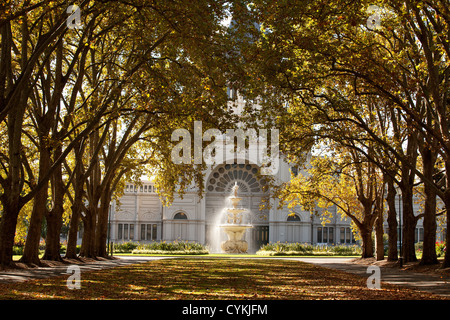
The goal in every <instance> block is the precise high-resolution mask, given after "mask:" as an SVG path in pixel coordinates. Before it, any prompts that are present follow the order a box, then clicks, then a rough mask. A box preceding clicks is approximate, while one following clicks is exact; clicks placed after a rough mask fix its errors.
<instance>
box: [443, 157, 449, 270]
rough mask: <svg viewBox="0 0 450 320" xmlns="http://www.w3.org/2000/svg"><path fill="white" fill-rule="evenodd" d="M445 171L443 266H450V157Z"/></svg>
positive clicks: (446, 162)
mask: <svg viewBox="0 0 450 320" xmlns="http://www.w3.org/2000/svg"><path fill="white" fill-rule="evenodd" d="M445 172H446V180H447V181H446V186H445V187H446V189H445V192H444V198H443V199H442V200H443V201H444V204H445V210H446V218H447V232H446V236H445V245H446V250H445V256H444V263H443V264H442V268H449V267H450V250H449V249H448V248H447V247H448V245H449V243H450V232H449V231H450V159H448V160H446V161H445Z"/></svg>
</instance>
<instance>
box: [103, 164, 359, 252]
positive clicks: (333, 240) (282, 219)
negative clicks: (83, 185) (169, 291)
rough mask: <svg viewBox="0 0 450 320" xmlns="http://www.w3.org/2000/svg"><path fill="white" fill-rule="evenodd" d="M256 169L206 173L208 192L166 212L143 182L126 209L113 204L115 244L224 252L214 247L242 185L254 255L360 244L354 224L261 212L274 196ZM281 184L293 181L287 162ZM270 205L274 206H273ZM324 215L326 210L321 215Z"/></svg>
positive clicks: (227, 167) (127, 196) (129, 195)
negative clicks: (284, 245)
mask: <svg viewBox="0 0 450 320" xmlns="http://www.w3.org/2000/svg"><path fill="white" fill-rule="evenodd" d="M258 169H259V168H258V166H257V165H256V164H249V163H247V164H237V163H234V164H220V165H218V166H215V167H213V168H212V169H210V170H208V171H207V172H205V188H204V190H205V192H204V194H203V196H202V197H200V196H199V195H198V192H197V189H196V188H195V187H192V188H190V190H188V192H186V193H185V194H184V195H183V197H180V196H175V199H174V201H173V203H172V204H171V205H170V206H168V207H165V206H163V205H162V203H161V201H160V199H159V195H158V194H157V193H156V192H155V188H154V185H153V184H152V183H151V182H149V181H142V185H140V186H135V185H132V184H127V186H126V188H125V193H124V195H123V196H122V198H121V199H120V201H119V202H120V205H118V204H117V203H115V202H114V203H113V204H112V206H111V212H110V235H109V236H110V241H112V242H115V243H118V242H127V241H134V242H141V243H146V242H151V241H175V240H178V241H193V242H199V243H201V244H205V245H207V246H209V248H210V249H212V251H216V250H217V251H218V249H217V243H214V242H215V240H214V239H216V237H217V233H218V232H220V229H218V228H217V224H218V221H219V219H220V215H221V213H223V212H224V209H225V208H226V207H227V198H228V197H229V196H230V194H231V188H232V186H233V185H234V184H235V183H237V184H238V185H239V197H241V198H242V200H241V201H240V207H242V208H244V209H247V212H246V217H245V219H246V221H245V222H246V223H250V224H252V225H253V228H251V229H249V230H248V231H247V234H246V239H247V241H248V242H249V245H250V248H249V251H253V252H254V251H256V250H257V249H259V247H260V246H261V245H263V244H266V243H268V242H277V241H280V242H301V243H310V244H340V243H341V244H354V243H355V239H354V237H353V234H352V232H351V229H350V220H349V219H341V217H340V216H336V215H335V216H334V217H333V218H332V219H331V222H329V223H327V224H326V225H325V226H323V225H322V223H321V219H320V218H319V217H318V216H315V215H311V213H310V212H309V211H302V210H300V209H298V210H294V212H295V215H292V214H290V211H289V209H288V208H282V209H278V204H277V203H272V206H271V209H262V210H261V208H260V206H261V204H262V199H268V196H269V193H270V190H268V186H267V182H266V181H265V180H264V178H261V179H258V178H257V176H256V174H257V172H258ZM276 175H277V176H276V179H277V180H279V181H288V180H289V179H290V177H291V170H290V167H289V165H288V164H287V163H285V162H281V163H280V167H279V170H278V172H277V173H276ZM270 201H273V199H272V200H270ZM318 210H320V209H318Z"/></svg>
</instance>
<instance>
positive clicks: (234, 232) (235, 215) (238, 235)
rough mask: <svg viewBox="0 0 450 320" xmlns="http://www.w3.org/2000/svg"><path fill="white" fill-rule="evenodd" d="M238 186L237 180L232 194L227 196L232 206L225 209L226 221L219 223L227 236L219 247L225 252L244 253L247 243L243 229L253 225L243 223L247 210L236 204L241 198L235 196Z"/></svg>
mask: <svg viewBox="0 0 450 320" xmlns="http://www.w3.org/2000/svg"><path fill="white" fill-rule="evenodd" d="M238 189H239V186H238V184H237V182H236V183H235V184H234V187H233V194H232V196H231V197H229V199H230V201H231V205H232V206H233V208H228V209H226V210H227V212H228V213H227V221H226V223H225V224H222V225H219V227H220V228H222V229H223V231H225V233H226V234H227V236H228V240H227V241H223V242H222V244H221V248H222V250H223V251H225V252H226V253H246V252H247V250H248V243H247V241H245V240H244V235H245V231H246V230H247V229H249V228H252V227H253V226H252V225H250V224H243V223H242V218H243V214H244V212H246V211H247V210H245V209H242V208H238V207H237V206H238V204H239V202H240V201H241V199H242V198H239V197H238V196H237V191H238Z"/></svg>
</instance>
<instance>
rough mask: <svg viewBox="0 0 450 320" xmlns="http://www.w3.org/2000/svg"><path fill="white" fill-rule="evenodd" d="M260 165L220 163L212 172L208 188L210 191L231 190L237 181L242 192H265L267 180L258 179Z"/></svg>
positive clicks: (227, 191)
mask: <svg viewBox="0 0 450 320" xmlns="http://www.w3.org/2000/svg"><path fill="white" fill-rule="evenodd" d="M257 173H258V167H257V166H256V165H253V164H236V163H234V164H225V165H220V166H218V167H216V168H215V169H214V171H213V172H212V173H211V175H210V177H209V180H208V185H207V188H206V190H208V192H226V193H229V192H231V189H232V187H233V186H234V184H235V183H236V182H237V184H238V185H239V192H240V193H247V192H265V191H266V190H267V181H266V180H265V179H264V178H262V179H258V176H257Z"/></svg>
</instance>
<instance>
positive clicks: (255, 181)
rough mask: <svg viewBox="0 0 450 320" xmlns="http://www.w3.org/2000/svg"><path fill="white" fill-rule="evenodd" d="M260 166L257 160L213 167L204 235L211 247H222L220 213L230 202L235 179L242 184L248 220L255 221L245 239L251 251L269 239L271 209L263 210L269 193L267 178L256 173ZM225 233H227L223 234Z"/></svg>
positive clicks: (216, 248)
mask: <svg viewBox="0 0 450 320" xmlns="http://www.w3.org/2000/svg"><path fill="white" fill-rule="evenodd" d="M257 173H258V166H256V165H254V164H222V165H219V166H217V167H216V168H214V170H212V172H211V173H210V175H209V177H208V178H207V183H206V195H205V200H206V201H205V220H206V221H205V232H206V233H205V236H206V239H205V240H206V244H207V245H208V246H209V247H210V249H211V250H212V251H219V250H220V249H219V245H220V241H223V239H222V237H221V235H219V234H218V233H219V232H220V230H219V229H218V228H217V227H216V225H217V224H219V223H220V217H221V213H222V212H223V210H224V208H226V207H227V206H228V204H227V201H226V200H227V198H228V197H229V196H230V194H231V189H232V187H233V185H234V184H235V182H237V184H238V185H239V197H241V198H242V200H241V202H240V205H241V207H242V208H244V209H247V210H248V213H247V214H246V217H245V218H244V219H245V223H250V224H252V225H253V228H252V229H251V232H248V236H247V239H246V241H247V242H248V243H249V252H254V251H256V250H257V249H258V248H259V247H260V246H261V245H262V244H264V243H267V242H268V241H269V212H268V210H262V211H261V210H260V208H259V207H260V204H261V200H262V199H263V198H264V197H265V196H267V195H268V190H267V186H266V184H267V182H266V180H265V179H264V177H262V178H259V177H258V176H257ZM222 236H223V237H224V235H222Z"/></svg>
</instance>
